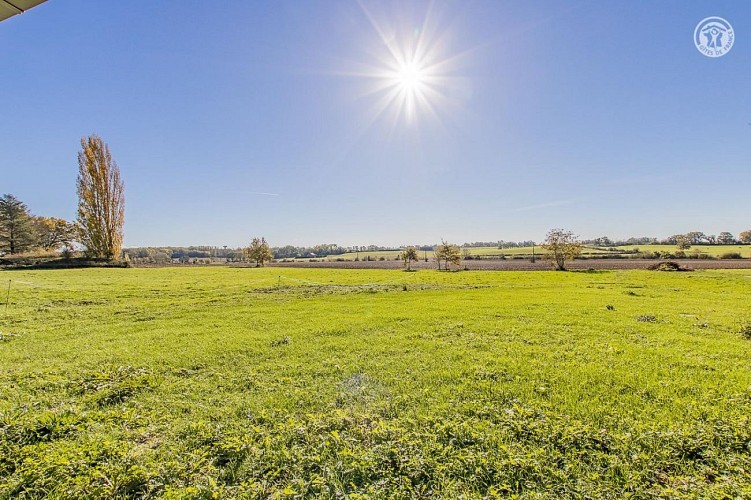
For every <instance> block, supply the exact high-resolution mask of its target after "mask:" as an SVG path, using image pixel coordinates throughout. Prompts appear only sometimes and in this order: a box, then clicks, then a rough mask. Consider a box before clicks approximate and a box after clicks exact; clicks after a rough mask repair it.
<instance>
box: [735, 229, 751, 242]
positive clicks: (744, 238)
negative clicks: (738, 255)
mask: <svg viewBox="0 0 751 500" xmlns="http://www.w3.org/2000/svg"><path fill="white" fill-rule="evenodd" d="M738 240H739V241H740V242H741V243H751V229H749V230H748V231H743V232H741V234H739V235H738Z"/></svg>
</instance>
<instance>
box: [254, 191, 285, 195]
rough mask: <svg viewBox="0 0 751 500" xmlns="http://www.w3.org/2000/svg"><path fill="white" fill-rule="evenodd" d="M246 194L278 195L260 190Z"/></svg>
mask: <svg viewBox="0 0 751 500" xmlns="http://www.w3.org/2000/svg"><path fill="white" fill-rule="evenodd" d="M248 194H257V195H261V196H280V195H279V193H263V192H261V191H251V192H250V193H248Z"/></svg>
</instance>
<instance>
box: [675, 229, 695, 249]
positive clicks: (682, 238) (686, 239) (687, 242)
mask: <svg viewBox="0 0 751 500" xmlns="http://www.w3.org/2000/svg"><path fill="white" fill-rule="evenodd" d="M692 243H693V240H692V238H691V236H690V233H689V234H676V235H675V244H676V246H677V247H678V250H688V249H689V248H691V244H692Z"/></svg>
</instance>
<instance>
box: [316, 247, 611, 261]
mask: <svg viewBox="0 0 751 500" xmlns="http://www.w3.org/2000/svg"><path fill="white" fill-rule="evenodd" d="M461 250H462V252H464V251H466V252H468V253H469V255H471V256H473V257H475V256H479V257H488V258H490V257H495V258H500V257H501V256H504V257H514V256H525V257H527V256H531V255H532V247H515V248H503V249H500V248H498V247H472V248H462V249H461ZM534 251H535V253H536V255H537V256H538V257H539V256H541V255H542V254H543V252H544V250H543V248H542V247H541V246H536V247H535V248H534ZM583 253H584V254H585V255H595V254H597V255H600V254H605V253H607V252H605V251H603V250H598V249H595V248H586V249H585V250H584V252H583ZM399 254H401V250H381V251H377V252H356V253H355V252H350V253H345V254H342V255H332V256H329V257H326V259H327V260H328V259H330V260H335V259H346V260H354V259H357V258H359V259H361V260H362V259H367V258H371V259H380V258H381V257H383V258H384V259H386V260H394V259H396V258H397V257H398V256H399ZM417 254H418V255H419V256H420V259H421V260H422V259H423V258H424V257H425V256H426V255H427V257H428V259H431V260H432V259H433V252H432V251H427V252H425V251H422V250H419V251H418V252H417ZM305 260H307V259H305Z"/></svg>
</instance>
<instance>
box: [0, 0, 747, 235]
mask: <svg viewBox="0 0 751 500" xmlns="http://www.w3.org/2000/svg"><path fill="white" fill-rule="evenodd" d="M709 16H720V17H723V18H725V19H726V20H727V21H729V22H730V23H731V24H732V26H733V28H734V31H735V36H736V38H735V44H734V46H733V48H732V50H731V51H730V52H729V53H728V54H727V55H725V56H723V57H718V58H710V57H706V56H704V55H702V54H701V53H699V51H698V50H697V49H696V47H695V46H694V42H693V34H694V29H695V27H696V26H697V24H698V23H699V21H701V20H702V19H704V18H706V17H709ZM0 47H2V51H0V81H1V82H2V88H3V99H2V108H1V109H0V193H12V194H14V195H16V196H17V197H18V198H20V199H21V200H22V201H24V202H26V203H27V204H28V205H29V207H30V209H31V210H32V212H34V213H36V214H40V215H47V216H56V217H63V218H68V219H73V218H74V217H75V206H76V193H75V179H76V175H77V170H78V166H77V161H76V154H77V151H78V149H79V147H80V144H79V141H80V138H81V136H83V135H88V134H91V133H97V134H99V135H100V136H101V137H102V138H103V139H104V140H105V141H106V142H107V143H108V144H109V145H110V149H111V151H112V154H113V156H114V158H115V159H116V160H117V162H118V164H119V166H120V170H121V174H122V177H123V179H124V181H125V199H126V223H125V245H126V246H159V245H189V244H199V245H200V244H203V245H218V246H221V245H229V246H239V245H244V244H246V243H247V242H248V241H249V240H250V238H252V237H253V236H265V237H266V239H267V240H268V241H269V242H270V243H271V244H272V245H275V246H277V245H284V244H316V243H323V242H331V243H339V244H343V245H353V244H383V245H400V244H408V243H430V242H436V241H439V240H440V239H441V238H444V239H446V240H448V241H452V242H456V243H462V242H465V241H478V240H482V241H486V240H498V239H505V240H522V239H534V240H538V241H539V240H541V239H542V238H543V237H544V234H545V232H546V231H547V230H548V229H550V228H553V227H563V228H566V229H570V230H573V231H574V232H576V233H578V234H579V235H580V236H582V237H596V236H601V235H607V236H610V237H616V238H618V237H628V236H657V237H663V236H667V235H670V234H674V233H678V232H687V231H690V230H699V231H704V232H705V233H707V234H716V233H718V232H720V231H731V232H733V233H734V234H737V233H738V232H740V231H742V230H746V229H751V196H750V195H749V188H750V187H751V2H748V1H745V0H738V1H732V2H728V1H714V2H706V1H686V0H674V1H668V0H664V1H659V2H646V1H643V2H622V1H602V0H597V1H588V2H577V1H571V2H562V1H557V0H556V1H524V2H521V1H501V0H487V1H472V0H461V1H456V2H449V1H435V2H433V3H428V2H409V1H403V0H398V1H394V2H382V1H379V2H367V1H363V2H360V3H358V2H356V1H352V0H346V1H344V0H342V1H334V0H326V1H312V0H311V1H303V0H290V1H276V0H275V1H253V2H251V1H248V2H240V1H233V2H205V1H201V2H198V1H193V0H179V1H178V0H172V1H169V0H163V1H159V2H154V1H148V0H129V1H127V2H124V1H121V0H49V1H48V2H46V3H44V4H42V5H40V6H39V7H36V8H34V9H32V10H30V11H28V12H27V13H25V14H23V15H19V16H15V17H13V18H11V19H9V20H7V21H4V22H2V23H0Z"/></svg>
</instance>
